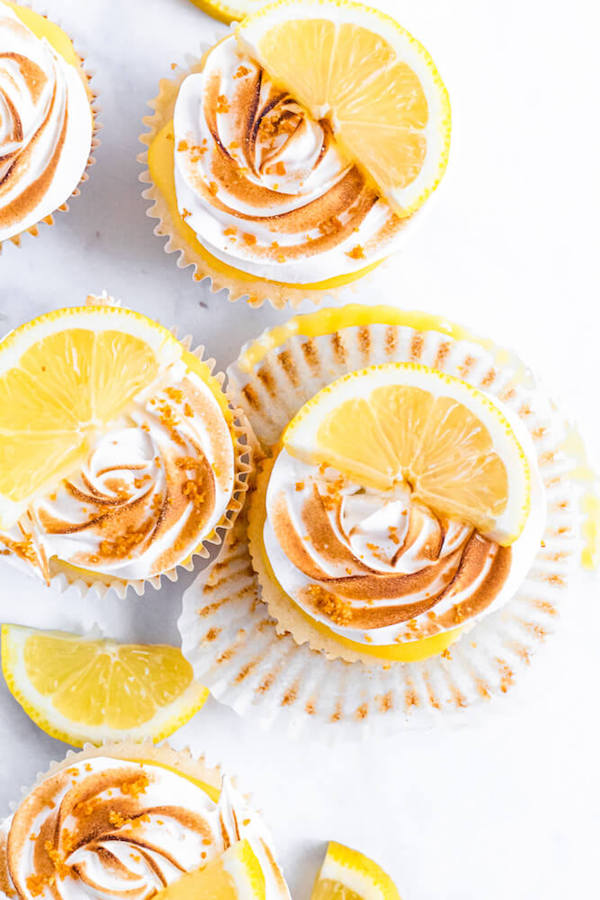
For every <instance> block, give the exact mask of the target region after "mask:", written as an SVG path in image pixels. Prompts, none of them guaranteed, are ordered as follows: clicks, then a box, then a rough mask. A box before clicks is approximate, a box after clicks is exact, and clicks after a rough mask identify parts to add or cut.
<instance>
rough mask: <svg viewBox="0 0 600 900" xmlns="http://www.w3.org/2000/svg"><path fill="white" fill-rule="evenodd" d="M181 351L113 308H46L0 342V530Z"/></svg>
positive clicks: (157, 330)
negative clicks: (45, 311)
mask: <svg viewBox="0 0 600 900" xmlns="http://www.w3.org/2000/svg"><path fill="white" fill-rule="evenodd" d="M182 352H183V348H182V346H181V344H179V343H178V342H177V341H176V340H175V338H174V337H173V335H172V334H170V332H169V331H167V329H166V328H163V327H162V326H161V325H159V324H158V323H156V322H153V321H152V320H151V319H148V318H146V316H143V315H141V314H140V313H136V312H133V311H131V310H127V309H121V308H120V307H115V306H86V307H74V308H70V309H62V310H58V311H56V312H51V313H48V314H46V315H43V316H40V317H39V318H38V319H34V320H33V321H32V322H28V323H27V324H26V325H23V326H21V327H20V328H17V329H16V330H15V331H13V332H11V333H10V334H9V335H7V337H5V338H4V340H2V341H0V527H5V528H6V527H10V525H12V524H14V522H15V521H16V520H17V519H18V518H19V516H20V515H21V514H22V513H23V512H24V510H25V509H26V508H27V505H28V504H29V502H30V501H31V500H32V499H33V498H34V497H35V496H36V495H38V494H39V493H41V492H42V491H44V490H45V489H48V488H51V487H53V486H55V485H56V483H57V482H58V481H60V479H61V478H62V477H64V475H65V474H67V473H68V472H69V471H70V470H71V469H73V468H74V467H75V466H76V465H77V463H78V462H80V461H81V460H83V459H84V458H85V454H86V448H87V447H88V446H89V441H90V438H91V437H92V435H93V434H94V433H96V432H97V431H98V429H101V428H102V427H103V426H104V425H105V424H106V423H108V422H110V421H111V419H114V418H115V417H117V416H118V415H119V414H120V413H122V412H123V411H124V410H125V409H126V408H127V406H128V405H129V404H130V403H131V401H132V400H133V399H134V397H136V395H137V394H139V393H140V392H141V391H143V390H144V389H145V388H148V387H149V386H150V385H152V384H153V383H154V382H155V381H156V379H157V378H158V377H159V376H160V374H161V373H162V372H163V371H164V369H165V368H166V367H167V366H168V365H170V364H172V363H174V362H175V361H177V360H179V359H180V358H181V355H182Z"/></svg>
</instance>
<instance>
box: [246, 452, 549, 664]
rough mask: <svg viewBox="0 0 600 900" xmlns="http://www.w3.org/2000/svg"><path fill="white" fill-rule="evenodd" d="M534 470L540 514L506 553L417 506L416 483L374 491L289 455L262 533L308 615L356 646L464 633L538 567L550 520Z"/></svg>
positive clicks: (535, 510) (275, 476)
mask: <svg viewBox="0 0 600 900" xmlns="http://www.w3.org/2000/svg"><path fill="white" fill-rule="evenodd" d="M531 454H532V457H531V458H532V462H533V466H535V461H534V460H535V457H534V455H533V448H531ZM533 466H532V472H534V475H535V477H534V479H533V481H534V490H533V494H532V510H531V513H530V516H529V519H528V522H527V524H526V526H525V529H524V531H523V533H522V534H521V536H520V537H519V539H518V540H517V541H516V542H515V543H514V544H513V545H512V546H511V547H508V548H507V547H501V546H499V545H498V544H497V543H495V542H494V541H493V540H490V539H488V538H486V537H485V536H483V535H481V534H479V533H478V532H477V531H476V530H475V529H473V528H472V527H471V526H470V525H467V524H465V523H463V522H459V521H454V520H452V519H449V518H444V517H441V516H439V515H436V514H435V513H434V512H433V511H432V510H430V509H428V508H427V507H426V506H424V505H422V504H420V503H417V502H415V501H413V500H412V498H411V492H410V488H409V487H408V486H407V485H399V486H398V487H396V488H395V489H394V490H393V491H389V492H384V491H377V490H371V489H366V488H364V487H362V486H361V485H359V484H355V483H352V482H351V481H349V480H348V479H346V478H345V477H344V476H343V475H341V474H340V473H339V472H337V471H336V470H335V469H333V468H326V469H323V468H322V467H316V466H313V465H311V464H309V463H305V462H302V461H300V460H298V459H295V458H293V457H292V456H291V455H290V454H289V453H288V452H287V451H286V450H285V449H284V450H281V452H280V453H279V455H278V457H277V459H276V461H275V464H274V466H273V470H272V472H271V475H270V480H269V485H268V489H267V500H266V506H267V508H266V519H265V524H264V529H263V542H264V548H265V554H266V557H267V559H268V562H269V565H270V568H271V571H272V572H273V574H274V576H275V578H276V579H277V582H278V583H279V585H280V586H281V587H282V588H283V590H284V591H285V592H286V593H287V594H288V596H289V597H291V598H292V600H293V601H294V602H295V603H296V604H297V605H298V606H299V607H300V608H301V609H302V610H303V611H304V612H305V613H306V614H307V615H309V616H310V617H311V618H313V619H315V620H316V621H318V622H320V623H322V624H323V625H326V626H327V627H328V628H329V629H330V630H331V631H333V632H334V633H335V634H337V635H339V636H341V637H343V638H348V639H350V640H352V641H354V642H355V643H359V644H369V645H381V646H383V645H392V644H394V643H404V642H407V641H414V640H421V639H423V638H426V637H430V636H432V635H435V634H439V633H441V632H444V631H449V630H451V629H454V628H456V627H457V626H462V625H464V624H465V623H468V622H470V621H474V620H475V619H476V618H477V617H478V616H480V615H481V614H482V613H484V612H489V611H490V610H491V609H492V608H493V609H496V608H498V606H500V605H501V604H502V603H504V602H506V601H507V600H508V599H510V597H511V596H512V595H513V594H514V592H515V590H516V589H517V588H518V586H519V584H520V583H521V581H522V580H523V579H524V577H525V575H526V574H527V570H528V569H529V567H530V565H531V563H532V562H533V559H534V557H535V554H536V552H537V549H538V548H539V543H540V540H541V535H542V532H543V526H544V520H545V506H544V501H543V494H542V488H541V482H540V479H539V475H538V474H537V468H534V467H533Z"/></svg>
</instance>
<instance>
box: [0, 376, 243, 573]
mask: <svg viewBox="0 0 600 900" xmlns="http://www.w3.org/2000/svg"><path fill="white" fill-rule="evenodd" d="M161 379H162V385H163V386H162V387H161V386H158V385H157V386H155V387H154V389H148V390H147V391H145V392H144V393H143V394H142V395H139V396H138V398H137V399H136V401H135V402H134V404H133V408H131V409H130V410H128V412H127V414H126V415H124V416H123V417H121V419H119V421H116V422H114V423H113V424H112V425H111V427H109V428H108V429H107V430H106V431H103V432H102V433H101V434H99V435H98V436H97V437H96V439H95V440H94V441H93V442H92V445H91V447H90V450H89V454H88V457H87V460H86V462H85V464H84V465H83V467H82V468H81V470H80V471H78V472H76V473H74V474H73V475H72V477H70V478H68V479H67V480H65V481H63V482H62V483H61V484H60V486H59V487H58V488H57V490H56V491H55V492H53V493H52V494H50V495H48V496H45V497H43V498H41V499H40V500H37V501H35V502H34V503H33V504H32V506H31V507H30V508H29V509H28V510H27V513H26V514H25V515H24V516H22V518H21V519H20V520H19V522H18V523H17V525H16V526H14V527H13V528H12V529H11V531H10V532H9V533H1V532H0V554H1V553H4V554H5V555H6V556H7V558H8V560H9V561H12V562H14V563H16V564H17V565H21V566H24V567H25V568H26V569H27V570H28V571H35V572H36V574H38V575H40V576H41V577H43V578H44V579H45V580H49V578H50V575H51V572H52V565H51V563H52V559H53V558H57V559H58V560H61V561H62V562H66V563H68V564H69V565H71V566H76V567H78V568H82V569H86V570H90V571H93V572H97V573H99V574H102V575H107V576H112V577H115V578H120V579H125V580H137V579H145V578H150V577H152V576H154V575H159V574H161V573H163V572H166V571H169V570H170V569H173V568H174V567H175V566H177V565H178V564H179V563H181V562H183V561H184V560H186V559H187V558H188V557H189V556H190V555H191V554H192V553H193V552H194V551H195V550H196V549H197V548H198V547H199V545H200V544H201V542H202V541H203V540H204V539H205V538H207V537H209V536H210V535H211V534H212V532H213V531H214V529H215V527H216V526H217V525H218V524H219V522H221V520H222V518H223V515H224V513H225V512H226V510H227V507H228V504H229V502H230V500H231V497H232V494H233V488H234V480H235V454H234V448H233V440H232V436H231V432H230V430H229V426H228V423H227V421H226V420H225V417H224V415H223V412H222V410H221V408H220V406H219V404H218V403H217V400H216V399H215V397H214V395H213V393H212V392H211V390H210V388H209V387H208V386H207V385H206V384H205V382H204V381H203V380H202V379H201V378H200V377H199V376H198V375H196V373H194V372H191V371H186V367H185V364H184V363H182V362H180V361H178V362H176V363H174V364H172V365H171V366H170V367H169V370H168V371H167V372H165V373H163V375H162V376H161Z"/></svg>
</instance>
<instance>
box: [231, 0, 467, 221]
mask: <svg viewBox="0 0 600 900" xmlns="http://www.w3.org/2000/svg"><path fill="white" fill-rule="evenodd" d="M236 34H237V37H238V40H239V42H240V44H241V45H242V47H243V48H244V49H245V50H246V51H247V52H249V53H250V54H251V55H252V56H253V57H254V58H255V59H257V60H258V62H259V63H260V64H261V65H262V66H263V67H264V68H265V70H266V71H267V72H268V73H269V75H270V77H271V78H272V79H273V80H274V81H275V82H277V83H278V84H281V85H282V87H284V88H285V89H286V90H287V91H288V92H289V93H290V94H291V95H292V96H293V97H294V99H295V100H297V101H298V103H300V104H301V105H302V106H304V107H305V108H306V109H307V110H308V112H309V113H310V114H311V116H312V117H313V118H315V119H323V118H327V119H328V120H329V122H330V124H331V125H332V127H333V131H334V134H335V136H336V139H337V141H338V143H339V145H340V147H341V148H342V150H343V151H345V153H346V155H347V156H348V158H349V160H352V161H353V162H355V163H356V164H358V165H359V166H360V168H361V169H362V171H363V172H364V173H365V174H366V175H367V176H368V178H369V179H370V180H371V181H372V182H374V183H375V185H376V187H377V188H378V190H379V191H380V192H381V194H382V195H383V196H384V197H385V198H386V199H387V200H388V201H389V202H390V203H391V204H392V206H393V207H394V209H395V211H396V212H397V213H398V215H400V216H408V215H411V214H412V213H413V212H415V210H416V209H418V208H419V207H420V206H421V205H422V203H423V202H424V201H425V200H426V199H427V197H428V196H429V194H431V192H432V191H433V190H434V189H435V188H436V187H437V184H438V183H439V181H440V179H441V177H442V175H443V173H444V170H445V168H446V164H447V161H448V153H449V145H450V104H449V101H448V94H447V91H446V88H445V87H444V84H443V82H442V80H441V78H440V76H439V74H438V72H437V69H436V68H435V65H434V63H433V60H432V59H431V57H430V56H429V54H428V53H427V51H426V50H425V49H424V47H422V46H421V45H420V44H419V42H418V41H416V40H415V39H414V38H413V37H412V36H411V35H410V34H409V33H408V32H407V31H405V29H403V28H402V27H401V26H400V25H399V24H398V23H397V22H395V21H394V20H393V19H392V18H390V17H389V16H386V15H384V14H383V13H381V12H379V11H377V10H374V9H370V8H369V7H367V6H363V5H362V4H360V3H354V2H350V0H281V2H279V3H275V4H273V5H272V6H268V7H266V8H264V9H262V10H260V11H258V12H257V13H256V14H254V15H250V16H249V17H248V18H246V19H245V20H244V21H243V22H242V23H241V25H239V26H238V28H237V30H236Z"/></svg>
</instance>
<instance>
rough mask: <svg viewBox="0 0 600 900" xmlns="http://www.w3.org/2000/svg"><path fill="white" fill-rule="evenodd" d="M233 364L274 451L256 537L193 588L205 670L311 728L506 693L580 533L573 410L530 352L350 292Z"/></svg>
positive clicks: (196, 643) (259, 487) (197, 666)
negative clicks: (571, 473)
mask: <svg viewBox="0 0 600 900" xmlns="http://www.w3.org/2000/svg"><path fill="white" fill-rule="evenodd" d="M228 375H229V392H230V396H231V397H232V399H233V400H234V402H235V403H236V404H239V405H240V406H241V407H242V408H243V409H244V410H245V411H246V413H247V415H248V418H249V420H250V424H251V425H252V427H253V430H254V432H255V434H256V436H257V438H258V440H259V441H260V443H261V445H262V447H263V450H264V452H265V459H264V461H263V462H262V464H261V465H260V466H259V468H258V473H257V476H256V483H255V490H253V492H252V493H251V495H250V497H249V502H248V508H247V509H248V526H247V540H246V542H244V530H243V528H240V533H239V534H238V535H237V538H236V539H234V540H232V541H231V543H230V545H229V546H228V547H227V548H226V550H225V551H224V553H223V555H222V556H221V558H220V560H219V562H218V564H217V565H216V566H215V567H214V569H213V570H212V572H211V573H210V574H209V575H208V576H206V575H204V576H201V577H200V578H199V579H198V582H197V584H196V585H194V586H192V587H190V588H189V589H188V591H187V592H186V596H185V598H184V610H183V615H182V618H181V620H180V631H181V634H182V639H183V648H182V649H183V652H184V655H186V656H187V658H188V659H189V660H190V662H192V664H193V666H194V670H195V674H196V677H197V678H200V679H202V680H203V683H205V684H207V686H208V687H213V686H214V687H215V689H216V690H217V691H218V697H219V699H231V702H232V703H233V704H234V705H235V706H236V708H240V709H245V708H250V706H252V708H253V709H254V711H255V712H257V711H258V707H262V706H264V708H265V709H264V711H265V715H266V716H268V718H269V719H270V720H272V719H273V718H274V714H273V710H274V709H275V708H276V706H277V704H279V706H280V710H281V711H282V712H285V714H286V715H287V716H293V714H294V712H295V716H296V718H295V722H294V724H295V726H297V725H298V720H299V719H302V718H305V717H307V716H310V717H313V718H315V717H317V716H318V717H321V718H324V719H325V720H328V721H330V722H333V721H336V722H338V721H341V720H342V719H344V720H348V719H349V720H350V721H360V722H364V720H365V719H366V718H367V717H369V716H371V719H377V718H379V717H381V718H382V719H383V718H384V714H385V713H386V712H387V711H389V710H392V709H397V710H399V711H400V712H401V713H402V714H403V715H404V714H406V713H407V712H408V711H410V712H411V713H412V714H413V715H417V714H418V712H419V710H425V709H427V708H429V709H432V708H433V709H435V710H438V709H441V708H444V707H445V706H446V705H448V706H449V707H453V706H457V705H458V706H466V705H468V704H469V703H471V702H473V701H474V700H475V699H480V698H482V697H487V696H491V695H492V694H494V693H496V692H504V691H505V690H506V689H507V688H508V686H510V684H512V682H513V680H514V677H515V674H514V673H515V671H516V669H517V667H518V666H519V665H521V666H522V665H523V664H524V663H526V662H527V661H528V660H529V658H530V655H531V653H532V652H533V650H534V648H535V646H536V643H537V642H538V641H539V640H540V639H541V638H543V637H544V636H545V635H546V634H547V632H548V630H549V629H550V627H552V624H553V619H554V617H555V604H556V602H557V601H558V598H559V597H560V595H561V593H562V592H563V591H564V588H565V586H566V584H567V579H568V575H569V571H570V566H571V563H572V559H573V555H574V552H575V546H576V524H575V523H576V519H575V508H574V503H573V497H572V485H571V482H570V479H569V477H568V470H569V466H570V465H571V464H570V462H569V460H568V459H567V457H566V456H565V453H564V450H563V440H564V435H565V427H564V422H563V420H562V419H561V417H560V415H559V414H558V413H557V411H556V409H555V407H554V406H553V405H552V404H551V403H550V401H549V400H548V399H547V398H546V397H545V396H544V394H543V392H542V391H541V390H540V389H539V387H538V385H537V384H536V383H535V382H534V381H533V379H532V378H531V376H529V375H528V374H527V373H526V371H525V370H524V368H523V366H522V365H521V364H520V363H519V361H518V360H517V359H516V358H515V357H514V356H513V355H512V354H511V353H510V352H509V351H506V350H504V349H502V348H497V347H495V346H494V345H493V344H492V343H491V342H490V341H483V340H480V339H478V338H475V337H473V336H472V335H470V334H469V333H468V332H467V331H466V329H463V328H460V327H459V326H456V325H453V324H452V323H449V322H446V321H444V320H442V319H436V318H435V317H434V316H427V315H425V314H419V313H406V312H404V311H402V310H400V309H397V308H395V307H385V306H375V307H367V306H359V305H354V306H348V307H344V308H342V309H324V310H322V311H320V312H317V313H313V314H310V315H304V316H297V317H295V318H293V319H291V320H290V321H289V322H288V323H287V324H285V325H281V326H278V327H276V328H274V329H272V330H270V331H267V332H265V334H264V335H263V336H262V337H261V338H259V339H258V340H256V341H255V342H252V343H250V344H249V345H247V346H246V347H245V348H244V350H243V351H242V353H241V355H240V357H239V359H238V361H237V363H236V364H235V365H234V366H232V367H231V369H230V370H229V372H228ZM248 557H249V559H250V560H251V564H252V568H253V571H254V576H248V577H243V578H238V579H237V580H236V586H235V590H232V587H231V585H232V580H231V578H232V574H233V572H240V571H242V568H241V567H242V560H243V559H246V558H248ZM260 600H262V601H263V603H259V602H257V601H260ZM240 635H243V637H240ZM315 651H317V652H315ZM348 663H352V664H354V665H352V666H351V667H349V666H348ZM242 685H243V688H242Z"/></svg>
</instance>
